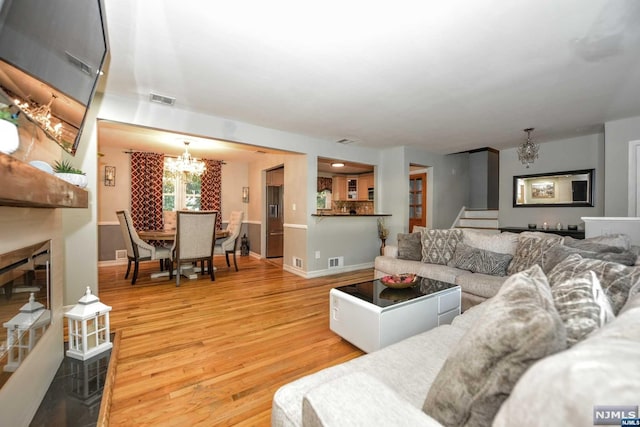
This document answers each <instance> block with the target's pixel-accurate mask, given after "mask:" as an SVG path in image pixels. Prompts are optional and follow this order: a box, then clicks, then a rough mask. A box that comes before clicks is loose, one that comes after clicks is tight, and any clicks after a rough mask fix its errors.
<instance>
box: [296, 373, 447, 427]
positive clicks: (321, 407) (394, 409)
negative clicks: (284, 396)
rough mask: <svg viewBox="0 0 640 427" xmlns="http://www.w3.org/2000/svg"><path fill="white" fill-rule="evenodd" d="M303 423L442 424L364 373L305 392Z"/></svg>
mask: <svg viewBox="0 0 640 427" xmlns="http://www.w3.org/2000/svg"><path fill="white" fill-rule="evenodd" d="M425 397H426V396H425ZM302 424H303V425H304V426H310V427H320V426H323V427H325V426H355V425H359V426H385V427H388V426H403V427H404V426H425V427H441V424H440V423H439V422H438V421H436V420H434V419H433V418H431V417H430V416H428V415H427V414H425V413H424V412H422V411H421V410H420V409H418V408H416V407H415V406H413V405H411V404H410V403H409V402H408V401H406V400H405V399H403V398H402V397H400V396H399V395H398V394H397V393H396V392H395V391H393V390H392V389H390V388H389V387H387V386H386V385H385V384H383V383H382V382H380V381H379V380H377V379H376V378H374V377H372V376H370V375H368V374H366V373H364V372H354V373H352V374H349V375H345V376H343V377H340V378H336V379H335V380H332V381H329V382H326V383H324V384H322V385H320V386H318V387H316V388H314V389H312V390H310V391H309V392H307V394H306V395H305V396H304V399H303V401H302Z"/></svg>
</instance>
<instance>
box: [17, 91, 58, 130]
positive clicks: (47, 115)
mask: <svg viewBox="0 0 640 427" xmlns="http://www.w3.org/2000/svg"><path fill="white" fill-rule="evenodd" d="M56 98H57V96H56V95H55V94H53V93H52V94H51V99H50V100H49V102H48V103H47V104H42V105H39V104H38V103H36V102H27V101H23V100H21V99H20V98H18V97H15V99H14V100H13V103H14V104H16V105H17V106H18V108H20V110H22V112H24V113H25V114H26V115H27V116H28V117H29V118H30V119H31V120H33V121H35V122H37V123H38V124H40V126H41V127H42V129H44V130H45V132H46V133H48V134H49V136H51V137H53V138H54V139H55V140H57V141H61V140H62V120H55V119H54V120H52V115H51V104H53V101H54V100H55V99H56ZM56 121H57V123H56Z"/></svg>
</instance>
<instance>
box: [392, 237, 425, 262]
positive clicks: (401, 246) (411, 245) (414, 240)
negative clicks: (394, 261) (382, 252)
mask: <svg viewBox="0 0 640 427" xmlns="http://www.w3.org/2000/svg"><path fill="white" fill-rule="evenodd" d="M398 258H399V259H408V260H411V261H420V260H421V259H422V236H421V234H420V233H410V234H402V233H398Z"/></svg>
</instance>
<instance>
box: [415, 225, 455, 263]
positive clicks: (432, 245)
mask: <svg viewBox="0 0 640 427" xmlns="http://www.w3.org/2000/svg"><path fill="white" fill-rule="evenodd" d="M461 240H462V230H458V229H448V230H434V229H429V230H425V231H423V232H422V262H427V263H430V264H441V265H447V263H448V262H449V261H451V258H453V254H454V253H455V251H456V246H457V245H458V242H459V241H461Z"/></svg>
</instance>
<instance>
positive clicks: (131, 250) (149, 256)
mask: <svg viewBox="0 0 640 427" xmlns="http://www.w3.org/2000/svg"><path fill="white" fill-rule="evenodd" d="M116 216H117V217H118V222H119V223H120V231H121V232H122V238H123V239H124V244H125V247H126V248H127V261H128V264H127V272H126V273H125V275H124V278H125V279H126V278H127V277H129V272H130V271H131V263H132V262H133V263H134V268H133V277H132V278H131V284H132V285H135V284H136V280H137V279H138V267H139V264H140V261H151V260H161V263H162V262H163V261H164V260H165V259H169V249H167V248H162V247H156V246H153V245H150V244H149V243H147V242H145V241H144V240H142V239H141V238H140V237H139V236H138V232H137V231H136V229H135V228H134V227H133V219H132V218H131V214H130V213H129V211H127V210H122V211H117V212H116Z"/></svg>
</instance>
